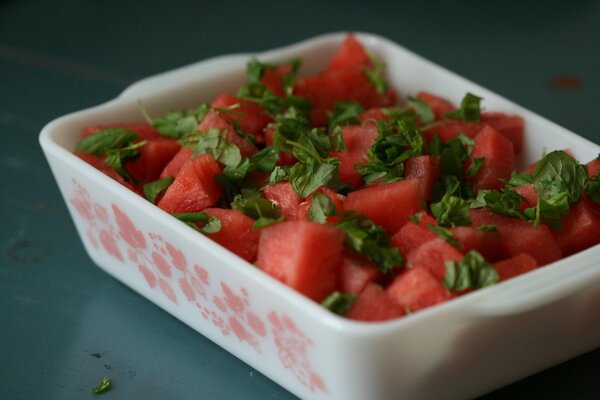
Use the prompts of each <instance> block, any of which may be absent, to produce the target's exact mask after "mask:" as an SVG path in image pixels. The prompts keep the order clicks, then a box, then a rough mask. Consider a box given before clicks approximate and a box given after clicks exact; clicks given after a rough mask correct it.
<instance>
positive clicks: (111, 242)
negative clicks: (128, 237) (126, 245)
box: [100, 229, 123, 261]
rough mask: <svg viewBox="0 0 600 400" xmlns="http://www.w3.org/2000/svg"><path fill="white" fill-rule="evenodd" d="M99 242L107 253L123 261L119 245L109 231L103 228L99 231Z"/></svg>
mask: <svg viewBox="0 0 600 400" xmlns="http://www.w3.org/2000/svg"><path fill="white" fill-rule="evenodd" d="M100 243H102V247H104V250H106V252H107V253H108V254H110V255H112V256H114V257H116V258H117V259H118V260H119V261H123V256H122V255H121V251H119V246H118V245H117V242H116V241H115V238H114V237H113V235H111V234H110V232H109V231H107V230H105V229H103V230H101V231H100Z"/></svg>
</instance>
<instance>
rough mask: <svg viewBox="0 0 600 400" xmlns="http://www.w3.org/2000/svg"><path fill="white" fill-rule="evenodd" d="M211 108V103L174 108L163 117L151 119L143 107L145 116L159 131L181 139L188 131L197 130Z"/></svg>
mask: <svg viewBox="0 0 600 400" xmlns="http://www.w3.org/2000/svg"><path fill="white" fill-rule="evenodd" d="M140 106H141V105H140ZM141 107H142V106H141ZM209 110H210V104H208V103H201V104H200V105H198V106H197V107H196V108H190V109H184V110H173V111H169V112H167V113H166V114H165V115H164V116H163V117H162V118H154V119H151V118H150V117H149V115H148V114H147V113H146V112H145V110H144V109H143V108H142V112H143V113H144V116H145V117H146V119H147V120H148V122H149V123H150V124H152V126H153V127H154V128H155V129H156V130H157V131H158V133H160V134H161V135H162V136H165V137H169V138H173V139H179V138H181V137H182V136H183V135H185V134H186V133H190V132H194V131H196V130H197V129H198V125H199V124H200V122H202V120H203V119H204V117H205V116H206V113H207V112H208V111H209Z"/></svg>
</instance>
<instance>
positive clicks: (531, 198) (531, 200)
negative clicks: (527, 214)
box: [514, 183, 538, 211]
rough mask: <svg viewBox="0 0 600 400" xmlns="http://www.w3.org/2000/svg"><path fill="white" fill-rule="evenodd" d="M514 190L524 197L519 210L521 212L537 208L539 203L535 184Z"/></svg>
mask: <svg viewBox="0 0 600 400" xmlns="http://www.w3.org/2000/svg"><path fill="white" fill-rule="evenodd" d="M514 190H515V192H517V193H518V194H520V195H521V196H523V198H522V199H521V204H520V206H519V209H520V210H521V211H523V210H525V209H526V208H530V207H535V205H536V204H537V201H538V196H537V193H536V191H535V187H534V186H533V183H528V184H525V185H521V186H517V187H515V189H514Z"/></svg>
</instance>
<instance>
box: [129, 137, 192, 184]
mask: <svg viewBox="0 0 600 400" xmlns="http://www.w3.org/2000/svg"><path fill="white" fill-rule="evenodd" d="M180 148H181V146H179V144H178V143H177V142H176V141H175V140H173V139H167V138H163V139H157V140H149V141H148V142H147V143H146V144H145V145H143V146H142V147H140V148H139V149H138V151H139V152H140V156H139V157H138V158H136V159H135V160H133V161H131V162H129V163H127V165H126V168H127V170H128V171H129V172H130V173H131V175H133V177H134V178H135V179H136V180H137V181H138V182H140V183H148V182H152V181H155V180H157V179H158V178H159V176H160V174H161V172H162V171H163V169H164V168H165V166H166V165H167V164H168V163H169V162H170V161H171V160H172V159H173V157H174V156H175V154H177V152H179V149H180Z"/></svg>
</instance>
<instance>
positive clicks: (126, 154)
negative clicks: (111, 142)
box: [104, 140, 146, 182]
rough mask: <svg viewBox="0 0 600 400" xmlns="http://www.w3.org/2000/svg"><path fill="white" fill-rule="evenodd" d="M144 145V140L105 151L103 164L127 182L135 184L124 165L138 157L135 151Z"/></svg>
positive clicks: (137, 152)
mask: <svg viewBox="0 0 600 400" xmlns="http://www.w3.org/2000/svg"><path fill="white" fill-rule="evenodd" d="M145 144H146V141H145V140H144V141H141V142H137V143H129V144H128V145H127V146H125V147H121V148H117V149H108V150H106V158H105V159H104V162H105V163H106V164H107V165H108V166H109V167H111V168H112V169H114V170H115V171H117V173H118V174H119V175H121V176H122V177H123V178H125V179H126V180H128V181H129V182H135V179H134V178H133V176H131V174H130V173H129V171H128V170H127V169H125V163H126V162H127V161H131V160H134V159H136V158H137V157H138V156H139V155H140V153H139V151H138V150H137V149H139V148H140V147H142V146H144V145H145Z"/></svg>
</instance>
